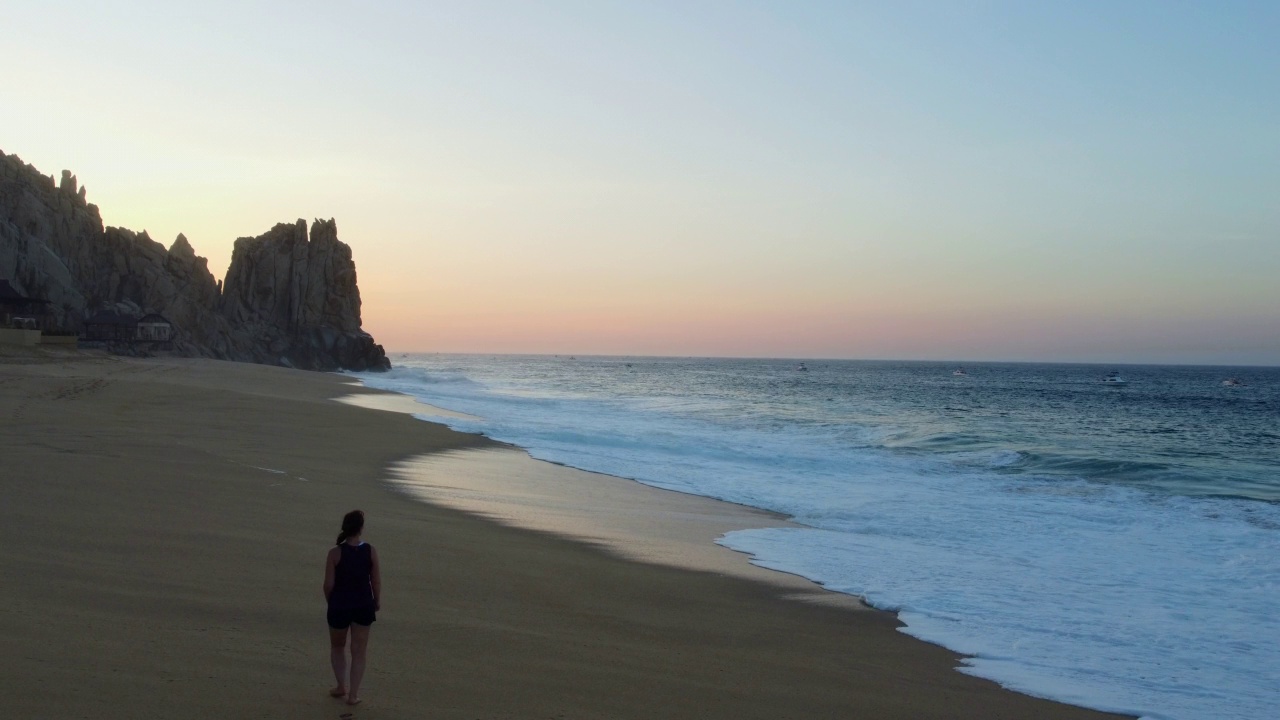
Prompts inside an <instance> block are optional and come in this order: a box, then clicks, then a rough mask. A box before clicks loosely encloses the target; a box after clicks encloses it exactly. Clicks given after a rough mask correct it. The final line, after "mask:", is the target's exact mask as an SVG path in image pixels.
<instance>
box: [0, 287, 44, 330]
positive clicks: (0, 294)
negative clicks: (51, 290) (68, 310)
mask: <svg viewBox="0 0 1280 720" xmlns="http://www.w3.org/2000/svg"><path fill="white" fill-rule="evenodd" d="M48 305H49V301H47V300H39V299H37V298H32V297H27V296H26V295H23V294H22V293H20V292H18V291H17V290H16V289H15V288H14V287H13V285H12V284H10V283H9V281H8V280H0V327H5V328H7V327H19V326H21V327H23V328H27V329H30V330H36V329H39V327H40V326H41V325H44V324H45V323H44V322H43V321H44V316H45V315H46V313H47V307H48Z"/></svg>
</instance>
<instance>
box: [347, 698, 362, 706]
mask: <svg viewBox="0 0 1280 720" xmlns="http://www.w3.org/2000/svg"><path fill="white" fill-rule="evenodd" d="M361 702H363V701H362V700H361V699H360V698H358V697H349V698H347V704H348V705H359V704H360V703H361Z"/></svg>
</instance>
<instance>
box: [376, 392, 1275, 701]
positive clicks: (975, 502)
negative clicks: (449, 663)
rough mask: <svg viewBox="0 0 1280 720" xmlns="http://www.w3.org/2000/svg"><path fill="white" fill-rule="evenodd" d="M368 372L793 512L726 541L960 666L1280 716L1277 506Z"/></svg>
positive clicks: (639, 475) (632, 406) (666, 482)
mask: <svg viewBox="0 0 1280 720" xmlns="http://www.w3.org/2000/svg"><path fill="white" fill-rule="evenodd" d="M362 377H363V379H364V380H365V382H366V383H367V384H369V385H370V386H373V387H380V388H383V389H388V390H395V391H399V392H404V393H407V394H410V395H414V396H417V397H420V398H422V399H423V400H424V401H428V402H430V403H431V404H433V405H439V406H442V407H445V408H449V409H451V410H455V411H459V412H464V413H468V414H471V415H475V416H478V417H479V418H483V419H482V420H470V421H468V420H459V419H448V420H447V422H448V424H449V425H451V426H452V427H455V428H457V429H459V430H464V431H471V432H482V433H484V434H486V435H489V436H491V437H494V438H496V439H499V440H503V441H507V442H511V443H515V444H518V445H521V446H523V447H525V448H527V449H528V450H529V451H530V452H531V454H533V455H534V456H535V457H538V458H542V459H546V460H551V461H555V462H559V463H563V464H566V465H571V466H574V467H579V468H583V469H587V470H594V471H597V472H604V473H608V474H612V475H617V476H621V477H628V478H634V479H637V480H640V481H642V482H645V483H648V484H652V485H656V486H659V487H665V488H670V489H676V490H681V491H685V492H692V493H697V494H701V495H707V496H711V497H717V498H721V499H725V500H730V501H734V502H739V503H744V504H748V505H753V506H756V507H761V508H766V509H770V510H775V511H779V512H783V513H786V514H789V515H791V516H793V517H794V518H795V519H796V520H797V521H798V522H800V523H802V524H804V525H807V526H809V528H812V529H807V528H800V529H794V528H792V529H779V528H775V529H767V530H751V531H742V532H736V533H731V534H729V535H727V536H726V537H724V538H723V539H722V541H721V542H722V543H723V544H724V545H727V546H729V547H731V548H734V549H736V550H741V551H744V552H747V553H750V554H751V555H752V556H753V558H754V562H756V563H757V564H759V565H762V566H765V567H770V568H776V569H779V570H785V571H787V572H792V573H797V574H801V575H804V576H806V577H809V578H812V579H814V580H816V581H818V582H820V583H822V584H823V585H825V586H827V587H829V588H831V589H832V590H836V591H840V592H846V593H851V594H855V595H859V596H862V597H864V598H866V599H867V600H868V601H869V602H870V603H871V604H873V605H875V606H877V607H880V608H884V609H888V610H895V611H898V612H899V613H900V616H901V618H902V619H903V621H904V622H905V623H906V624H907V627H906V629H905V632H907V633H908V634H911V635H914V636H916V637H919V638H922V639H925V640H928V641H931V642H935V643H938V644H941V645H944V646H946V647H949V648H952V649H954V650H957V651H959V652H962V653H965V654H968V655H971V656H973V657H972V659H970V660H967V661H966V666H965V667H964V668H963V671H964V672H968V673H972V674H974V675H979V676H982V677H987V678H990V679H993V680H996V681H998V682H1000V683H1001V684H1003V685H1006V686H1008V687H1011V688H1014V689H1018V690H1021V691H1023V692H1027V693H1029V694H1033V695H1038V696H1042V697H1048V698H1052V699H1057V700H1062V701H1066V702H1071V703H1075V704H1080V705H1085V706H1088V707H1093V708H1097V709H1103V710H1111V711H1118V712H1125V713H1130V714H1135V715H1141V716H1143V717H1148V718H1170V719H1176V720H1210V719H1214V720H1218V719H1225V720H1262V719H1263V718H1267V719H1269V718H1271V717H1274V713H1275V708H1276V707H1278V706H1280V690H1277V688H1280V592H1278V591H1280V505H1276V504H1267V503H1259V502H1252V501H1241V500H1232V499H1221V498H1190V497H1182V496H1176V495H1167V494H1164V495H1161V494H1152V493H1148V492H1145V491H1141V490H1137V489H1133V488H1129V487H1125V486H1121V485H1108V484H1103V483H1094V482H1085V481H1069V480H1065V481H1064V480H1062V479H1060V478H1059V479H1054V480H1049V479H1036V478H1035V477H1027V476H1017V477H1014V476H1010V475H1003V474H1000V473H999V469H1000V468H1003V467H1006V466H1009V465H1012V464H1014V463H1017V462H1019V461H1020V456H1019V455H1018V453H1016V452H1012V451H995V452H988V451H976V452H965V453H950V454H947V453H938V454H920V453H899V452H893V451H891V450H887V449H885V448H883V447H880V446H878V445H876V443H874V442H873V439H874V438H875V436H876V435H877V433H879V434H880V435H881V436H882V437H883V435H884V433H883V431H876V430H874V429H870V430H868V429H866V428H861V429H859V428H849V427H841V426H838V425H834V424H833V425H809V426H797V425H795V424H791V423H787V422H775V421H773V420H771V419H769V418H768V416H767V414H765V415H762V418H761V419H759V421H758V422H755V421H753V422H723V423H716V422H708V421H706V420H703V419H698V418H696V417H691V416H689V415H688V414H687V413H682V412H681V408H680V407H678V406H679V403H676V406H673V405H672V404H671V403H670V402H668V401H662V402H654V401H648V400H645V399H638V400H637V399H628V398H625V397H617V396H614V395H610V394H608V393H607V392H605V391H601V392H599V393H595V394H593V393H591V392H567V391H565V389H564V388H563V387H560V386H555V385H552V384H550V383H548V384H547V386H545V387H540V386H539V385H538V383H537V381H536V380H529V379H527V378H526V379H522V380H519V381H516V380H510V381H503V380H501V379H499V380H489V381H488V382H487V383H485V384H481V383H477V382H474V381H472V380H470V379H469V378H467V377H466V376H465V375H463V374H459V373H453V374H448V375H442V374H436V373H426V372H424V371H423V370H421V369H417V368H412V367H408V368H399V369H396V370H393V371H391V372H389V373H385V374H379V375H364V376H362ZM436 419H437V420H438V419H439V418H436Z"/></svg>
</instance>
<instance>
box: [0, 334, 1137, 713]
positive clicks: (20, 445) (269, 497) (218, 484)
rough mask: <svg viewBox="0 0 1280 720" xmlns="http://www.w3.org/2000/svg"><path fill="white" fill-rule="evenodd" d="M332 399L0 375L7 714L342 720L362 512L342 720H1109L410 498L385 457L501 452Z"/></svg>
mask: <svg viewBox="0 0 1280 720" xmlns="http://www.w3.org/2000/svg"><path fill="white" fill-rule="evenodd" d="M351 391H352V385H351V384H350V383H349V379H344V378H341V377H337V376H330V375H322V374H317V373H306V372H301V371H292V370H285V369H281V368H272V367H265V366H253V365H240V364H234V363H219V362H217V361H207V360H145V361H143V360H130V359H123V358H115V357H111V356H99V355H93V354H88V353H77V354H61V355H56V356H55V355H43V356H34V355H32V356H21V355H20V354H18V355H15V354H11V353H6V354H3V355H0V418H4V432H3V433H0V448H3V457H4V462H5V465H6V472H5V478H4V480H3V482H2V483H0V488H2V489H3V492H4V493H5V497H6V500H7V504H8V506H9V507H10V508H11V509H12V519H11V523H12V525H11V527H10V529H11V530H12V531H13V532H15V533H17V536H18V537H22V538H24V540H25V541H26V542H27V543H29V544H30V545H31V546H32V547H34V548H38V552H35V553H13V554H7V555H6V556H5V557H4V559H3V560H0V572H4V573H5V575H6V577H9V578H13V579H14V582H12V583H5V584H4V586H3V587H0V601H3V602H5V603H6V605H7V606H9V607H11V608H16V610H15V612H11V613H8V614H6V615H5V616H3V619H0V632H3V633H4V634H5V636H6V637H8V638H10V639H11V640H10V647H11V648H12V649H13V650H14V651H15V652H11V653H7V654H6V659H5V660H3V661H0V672H4V673H5V674H6V676H8V677H9V678H10V679H11V680H12V681H13V687H14V688H15V691H14V692H13V693H11V696H10V697H9V698H7V701H8V703H9V705H10V708H11V711H12V712H14V713H16V714H19V715H23V716H30V717H65V716H85V715H87V716H93V717H103V718H109V719H110V718H124V717H137V716H145V717H193V718H202V717H215V716H216V717H219V718H224V717H247V716H264V715H266V716H272V717H300V718H310V717H322V716H323V717H332V715H331V713H341V712H346V711H348V710H349V709H348V708H345V706H343V707H342V708H341V709H339V706H338V705H335V704H334V703H333V702H332V701H331V700H329V699H328V698H327V697H326V696H325V689H326V685H325V683H326V682H328V681H329V679H330V678H328V677H327V658H326V652H325V650H324V647H325V637H324V630H323V620H322V617H323V611H322V606H323V600H322V599H321V598H320V593H319V587H318V586H319V581H320V569H321V560H322V558H323V552H324V549H325V547H326V545H327V544H328V543H330V542H332V536H333V534H334V533H335V532H336V524H337V521H338V519H339V518H340V517H341V514H342V513H343V512H345V511H346V510H349V509H351V508H352V507H361V508H362V509H364V510H366V511H367V512H368V513H369V517H370V523H369V539H370V541H371V542H373V543H375V544H376V545H377V546H378V547H379V552H380V554H381V555H382V556H383V560H384V564H386V565H387V570H386V572H385V575H384V586H385V589H384V594H385V595H386V596H387V597H386V602H385V603H384V611H383V613H381V614H380V617H379V621H378V623H377V624H376V625H375V631H374V633H373V642H372V644H371V651H370V669H369V673H368V675H367V679H366V684H367V685H368V690H367V696H368V699H367V700H366V702H365V704H363V705H361V706H360V707H359V708H357V709H355V710H354V716H355V717H358V718H359V717H369V718H384V717H385V718H395V717H405V718H408V717H421V716H423V715H427V714H430V715H432V716H434V717H446V718H455V717H456V718H476V717H486V718H496V717H537V716H544V715H549V716H554V715H557V714H560V715H564V716H566V717H635V718H641V717H644V718H649V717H653V716H660V717H672V718H695V717H696V718H706V717H724V718H742V717H759V718H776V717H783V716H793V717H830V716H836V715H850V714H853V715H857V714H863V715H865V716H869V717H884V718H896V717H900V718H921V717H936V718H943V717H966V716H969V717H977V716H982V717H1027V718H1030V717H1038V718H1039V717H1044V718H1103V717H1119V716H1115V715H1108V714H1104V713H1097V712H1092V711H1088V710H1084V709H1081V708H1076V707H1072V706H1068V705H1062V704H1060V703H1054V702H1050V701H1045V700H1038V699H1035V698H1032V697H1030V696H1026V695H1020V694H1018V693H1015V692H1013V691H1008V690H1005V689H1003V688H1000V687H999V686H998V685H996V684H995V683H992V682H990V681H986V680H981V679H978V678H974V677H972V676H967V675H964V674H962V673H960V672H958V671H956V670H955V669H954V668H955V667H956V666H957V665H958V664H959V662H958V657H959V656H958V655H957V654H955V653H951V652H950V651H946V650H944V649H942V648H940V647H938V646H934V645H929V644H927V643H925V642H923V641H919V640H916V639H914V638H910V637H908V636H905V635H903V634H902V633H900V632H898V631H897V625H898V623H897V622H896V620H894V619H893V618H892V616H891V615H890V614H889V613H884V612H849V611H848V610H847V609H843V608H832V607H826V606H823V605H820V604H812V603H800V602H795V601H794V600H793V599H791V598H789V597H788V596H787V592H786V590H785V589H781V588H779V587H777V586H776V585H770V584H768V583H762V582H756V581H754V580H749V579H744V578H742V577H735V576H732V575H721V574H717V573H716V572H714V571H705V570H697V571H695V570H687V569H680V568H677V567H671V566H668V565H655V564H652V563H647V562H635V561H633V560H629V559H624V558H621V557H618V556H616V555H614V554H612V553H610V552H608V550H607V548H602V547H601V546H600V544H599V543H595V542H591V541H590V540H583V539H580V538H579V539H573V538H566V537H559V536H555V535H553V534H551V533H549V532H541V531H530V530H524V529H520V528H514V527H508V526H505V525H503V524H501V523H499V522H494V521H493V520H489V519H485V518H483V517H480V516H477V515H474V514H471V513H466V512H463V511H460V510H455V509H451V508H449V507H443V506H438V505H435V504H428V503H423V502H420V501H413V500H408V499H407V498H405V497H404V496H403V494H402V493H401V492H399V491H398V490H397V489H395V488H394V487H393V486H392V485H391V483H389V482H387V480H388V476H389V475H390V474H391V470H390V468H391V467H392V465H393V464H394V463H396V462H402V461H406V460H408V459H411V458H414V457H416V456H420V455H422V454H423V453H430V452H432V451H437V452H441V451H450V452H458V451H459V450H462V452H461V454H462V455H463V456H464V457H465V458H466V459H465V461H463V462H460V463H458V464H456V466H454V467H451V468H449V473H450V474H458V473H472V474H473V475H474V474H478V473H479V470H478V466H477V463H476V462H474V460H475V458H478V457H489V456H493V455H494V454H495V453H494V452H491V451H495V450H500V449H502V448H503V447H506V446H502V445H501V444H499V443H496V442H494V441H492V440H488V439H487V438H484V437H482V436H476V435H466V434H464V433H458V432H455V431H452V430H449V429H447V428H445V427H444V426H442V425H439V424H438V423H431V422H422V421H419V420H417V419H415V418H413V417H411V416H407V415H403V414H397V413H389V412H377V411H373V410H369V409H364V408H359V407H353V406H350V405H346V404H343V403H341V402H333V400H334V399H335V398H336V397H337V396H338V395H342V394H350V393H351ZM357 392H360V391H357ZM364 392H368V393H374V392H381V391H373V390H371V389H365V390H364ZM466 449H470V450H466ZM473 450H479V451H480V452H473ZM503 453H505V454H506V455H510V454H512V453H511V452H510V451H507V450H504V451H503ZM446 454H447V453H446ZM433 457H437V456H433ZM451 462H452V461H451ZM505 462H506V461H505V460H504V461H503V463H505ZM528 462H529V463H537V462H539V461H534V460H532V459H531V458H530V459H529V461H528ZM542 464H543V465H545V466H546V468H549V469H551V470H549V472H550V473H551V474H561V473H562V472H563V471H567V470H568V468H565V467H564V466H559V465H553V464H550V463H542ZM500 466H501V467H507V465H505V464H502V463H500ZM434 472H436V473H437V476H438V475H439V470H436V471H434ZM575 472H580V471H575ZM618 482H622V483H629V484H631V485H634V486H636V487H644V488H648V486H643V485H641V484H640V483H637V482H634V481H629V480H618ZM648 489H650V490H654V491H655V492H663V491H658V490H657V489H656V488H648ZM666 492H671V491H666ZM677 495H679V496H680V498H682V499H684V498H693V497H696V496H686V495H684V494H683V493H677ZM407 500H408V501H407ZM708 502H719V501H708ZM725 505H729V504H727V503H725ZM733 507H739V506H733ZM681 522H683V520H681ZM712 547H713V548H714V549H715V550H717V551H719V553H720V554H721V555H729V554H731V555H732V557H734V558H735V559H736V560H737V561H738V562H737V564H739V565H742V566H748V567H752V568H755V567H756V566H753V565H750V563H748V562H747V561H746V556H745V555H743V554H741V553H737V552H735V551H732V550H729V549H727V548H723V547H720V546H712ZM757 569H759V568H757ZM759 570H760V571H761V572H767V573H770V574H772V575H775V576H785V574H783V573H778V572H776V571H765V570H763V569H759ZM804 582H806V583H808V581H804ZM809 584H810V585H813V584H812V583H809ZM814 587H818V586H816V585H814ZM821 592H822V593H826V594H828V595H839V594H838V593H834V592H832V591H827V590H822V591H821ZM844 597H852V596H844ZM495 687H501V688H503V691H502V692H500V693H496V692H494V688H495Z"/></svg>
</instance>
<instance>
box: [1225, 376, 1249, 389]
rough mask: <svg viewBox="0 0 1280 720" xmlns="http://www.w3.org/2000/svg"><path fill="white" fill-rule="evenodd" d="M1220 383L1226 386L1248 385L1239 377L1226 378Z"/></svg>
mask: <svg viewBox="0 0 1280 720" xmlns="http://www.w3.org/2000/svg"><path fill="white" fill-rule="evenodd" d="M1222 384H1223V385H1224V386H1226V387H1248V385H1245V383H1244V381H1243V380H1241V379H1240V378H1227V379H1226V380H1223V381H1222Z"/></svg>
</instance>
